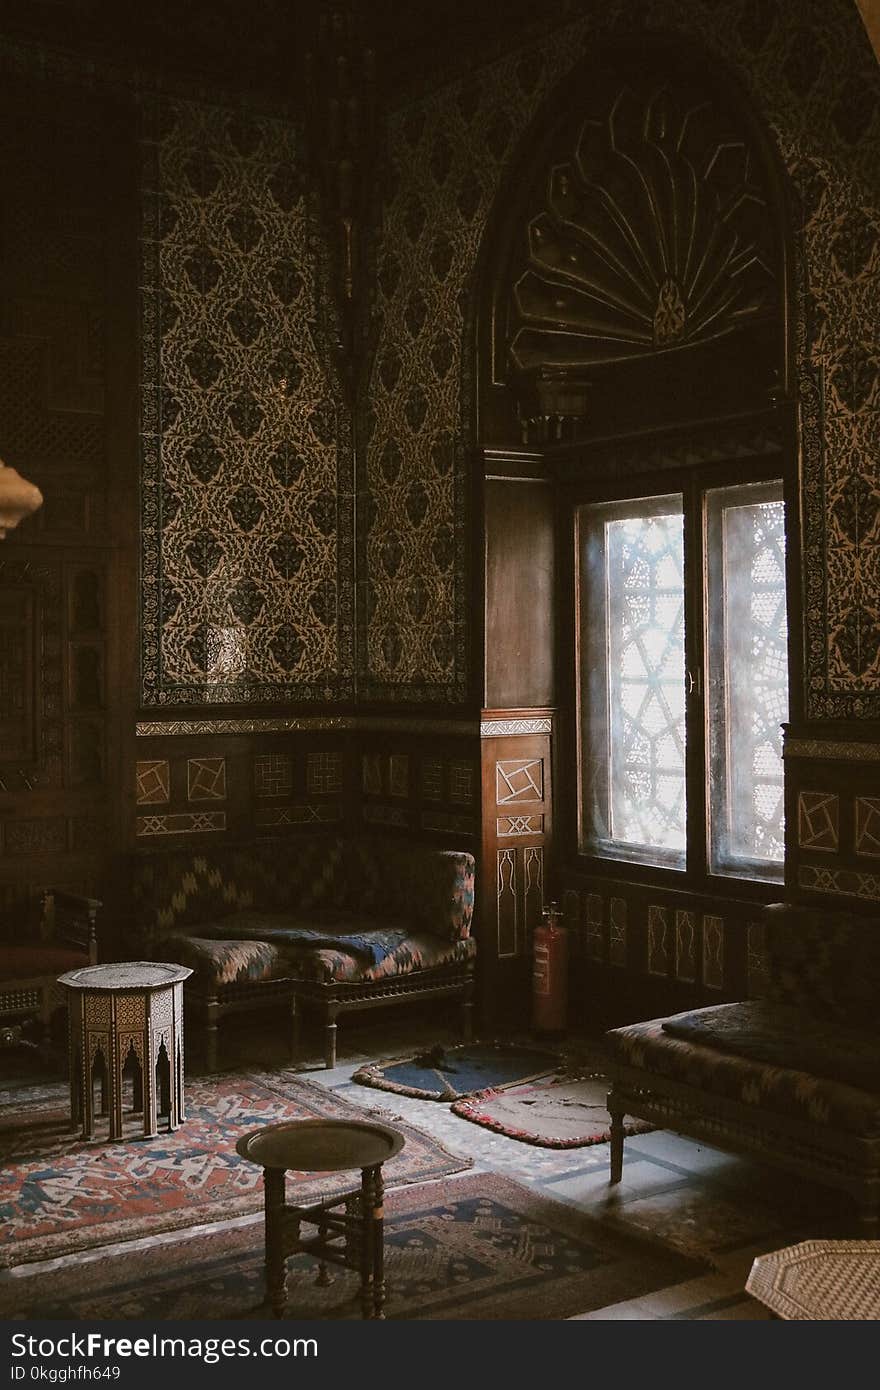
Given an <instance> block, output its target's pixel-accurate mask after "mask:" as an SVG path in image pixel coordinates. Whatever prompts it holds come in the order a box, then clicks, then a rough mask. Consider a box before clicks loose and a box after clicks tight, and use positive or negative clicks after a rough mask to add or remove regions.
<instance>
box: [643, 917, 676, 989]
mask: <svg viewBox="0 0 880 1390" xmlns="http://www.w3.org/2000/svg"><path fill="white" fill-rule="evenodd" d="M670 960H671V951H670V941H669V911H668V909H667V908H665V907H657V906H656V905H654V906H651V907H649V908H648V974H649V975H668V974H669V966H670Z"/></svg>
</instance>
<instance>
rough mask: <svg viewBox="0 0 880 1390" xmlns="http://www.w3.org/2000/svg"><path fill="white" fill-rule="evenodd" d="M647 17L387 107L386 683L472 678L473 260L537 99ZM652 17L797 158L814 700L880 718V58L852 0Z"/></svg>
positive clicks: (568, 31) (373, 395) (715, 6)
mask: <svg viewBox="0 0 880 1390" xmlns="http://www.w3.org/2000/svg"><path fill="white" fill-rule="evenodd" d="M631 24H632V6H631V5H630V4H629V3H627V0H608V3H603V4H602V5H599V4H590V5H587V6H585V7H583V12H582V15H581V17H580V18H579V19H578V20H577V21H575V22H574V23H571V24H568V25H566V26H565V27H564V28H560V29H558V30H557V31H555V32H554V33H551V34H549V35H548V36H547V37H545V38H543V39H540V40H538V41H536V42H534V43H532V44H531V45H530V46H529V47H528V48H523V49H521V50H519V51H516V52H513V53H510V54H508V55H507V56H505V57H503V58H501V59H499V60H497V61H496V62H494V63H491V64H488V65H487V66H485V67H484V68H482V69H481V70H480V71H479V73H478V74H476V75H470V74H469V75H467V76H465V77H462V78H457V79H455V80H451V81H450V82H449V84H448V85H447V86H446V87H445V88H442V89H439V90H435V91H433V92H431V93H430V94H429V95H427V96H421V97H418V98H416V99H413V100H412V101H410V102H409V103H408V104H407V105H406V106H404V107H401V108H400V109H399V110H398V111H396V112H394V113H392V116H391V119H390V122H389V149H390V159H389V168H388V171H387V179H386V185H387V186H386V188H385V190H384V202H383V208H382V214H381V226H380V230H379V235H378V239H377V270H378V283H377V287H376V305H377V309H378V322H379V323H380V325H381V328H380V338H379V343H378V348H377V352H376V357H375V362H374V367H373V371H372V377H371V380H370V382H369V390H368V398H367V400H366V401H365V402H364V403H362V407H361V410H362V417H363V420H364V422H365V424H366V427H367V436H368V444H367V451H366V458H365V459H364V460H361V463H360V466H361V468H362V470H363V471H362V476H361V479H360V484H359V485H360V488H361V491H362V494H363V496H364V498H365V507H366V517H365V523H366V524H365V525H363V526H362V528H361V533H360V540H359V544H360V546H361V556H360V559H359V571H360V573H361V575H362V576H363V577H365V579H366V581H367V582H366V585H365V590H364V599H363V603H362V606H361V611H360V613H359V621H360V622H361V623H362V624H363V627H364V630H365V641H364V642H363V644H362V650H361V655H360V658H359V661H360V665H361V668H362V671H361V674H362V677H363V681H364V686H363V689H364V692H365V693H367V692H369V693H371V694H373V695H374V696H375V697H378V698H381V697H386V698H387V697H389V696H395V695H396V696H397V697H398V698H403V699H422V700H428V699H432V698H447V699H454V698H456V695H457V693H459V692H460V691H461V690H463V689H464V688H465V685H466V680H467V674H466V669H465V668H466V650H467V644H466V636H467V622H468V615H467V611H466V606H467V537H468V530H469V526H470V517H469V507H468V500H467V487H466V476H465V457H464V454H465V450H464V443H466V441H463V439H462V432H463V428H467V427H468V423H469V418H470V399H471V394H472V378H473V364H472V362H471V361H470V357H469V351H470V349H469V348H468V347H467V346H466V344H465V332H464V330H465V323H466V312H467V306H468V295H469V293H470V290H471V288H472V285H473V274H474V269H475V265H476V261H477V254H478V250H479V247H480V242H481V238H482V234H483V230H484V227H485V224H486V219H487V216H488V214H489V211H490V209H491V207H492V203H493V200H494V197H495V194H496V192H497V190H498V187H499V184H500V180H501V177H502V174H503V172H504V171H505V165H506V164H507V162H508V160H509V159H510V157H511V153H512V151H513V148H514V145H515V143H516V141H517V139H518V137H519V136H520V135H521V134H522V133H523V132H524V130H525V128H526V126H527V125H528V123H529V122H530V120H531V119H532V117H533V116H534V115H535V113H536V112H537V110H538V108H539V106H540V104H541V103H542V102H543V101H544V99H545V98H546V97H547V96H548V94H549V93H550V92H551V91H552V90H553V88H554V87H555V86H556V84H557V83H559V82H560V81H561V80H562V79H563V78H564V77H565V76H566V75H567V73H568V72H570V71H571V69H572V68H573V66H574V65H575V64H576V63H578V62H579V61H580V60H582V59H583V58H584V57H586V56H587V54H588V53H589V51H590V50H591V48H593V47H594V46H595V44H596V42H597V41H598V40H600V39H601V38H602V37H603V36H604V35H613V34H614V33H615V31H618V30H622V31H624V32H626V31H627V30H628V29H629V28H630V27H631ZM639 25H640V28H645V29H647V30H650V29H657V30H661V31H665V32H666V33H670V32H671V33H673V34H674V33H675V32H676V30H678V29H682V30H685V31H686V32H687V35H688V37H689V38H693V39H694V40H696V42H697V43H699V44H701V45H703V46H704V47H705V49H706V50H707V51H708V52H709V53H715V54H717V55H718V56H719V57H720V58H721V60H722V61H724V62H727V63H728V64H730V66H731V67H732V68H733V70H734V72H735V73H736V74H737V75H738V77H739V79H740V81H741V82H742V83H743V84H744V85H745V87H746V91H747V94H748V95H749V96H750V97H751V98H752V100H753V101H754V103H755V106H756V108H757V111H758V113H759V114H761V115H762V116H763V118H764V120H765V122H766V123H767V125H768V126H769V127H770V130H771V135H772V137H773V139H774V140H775V143H776V145H777V147H778V149H779V151H780V154H781V156H782V160H783V162H784V164H785V166H786V168H787V170H788V173H789V178H790V183H791V186H792V193H793V196H792V200H791V201H792V221H793V223H794V227H795V230H796V232H797V233H798V234H799V237H800V240H801V245H802V250H803V257H804V263H803V266H802V268H801V271H800V282H801V283H800V305H799V317H800V324H799V325H798V327H797V330H796V333H795V349H796V353H797V357H798V371H799V377H800V381H801V400H800V429H801V440H802V452H803V459H804V473H803V489H804V495H803V506H804V535H803V541H804V551H805V555H804V560H805V563H804V573H805V584H806V594H805V600H806V601H805V605H804V607H805V613H806V629H807V630H806V643H805V667H806V669H805V683H804V684H805V696H806V706H807V707H806V714H807V716H808V717H811V718H822V717H826V718H828V717H833V718H853V717H854V718H870V717H880V613H878V611H877V608H876V593H877V590H878V570H880V488H878V483H877V473H876V458H877V454H878V450H880V332H878V328H877V325H878V323H880V161H878V160H877V158H876V147H877V140H878V138H880V125H878V107H880V70H878V65H877V62H876V59H875V57H874V55H873V53H872V52H871V49H870V46H869V44H868V40H867V37H866V35H865V33H864V29H863V27H862V25H861V21H860V19H859V16H858V12H857V10H856V8H855V6H854V5H852V4H850V3H848V0H800V3H798V4H797V5H793V6H783V5H779V4H776V3H773V0H766V3H760V4H759V3H755V0H713V3H712V4H699V3H696V2H695V0H690V2H688V0H646V3H645V4H644V5H642V6H640V7H639ZM872 595H874V598H872Z"/></svg>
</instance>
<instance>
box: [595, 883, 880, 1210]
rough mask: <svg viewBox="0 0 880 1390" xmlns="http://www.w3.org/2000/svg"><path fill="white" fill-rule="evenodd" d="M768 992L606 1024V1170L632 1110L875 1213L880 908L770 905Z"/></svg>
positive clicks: (614, 1163) (879, 1196) (879, 1203)
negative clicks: (839, 1193) (874, 912)
mask: <svg viewBox="0 0 880 1390" xmlns="http://www.w3.org/2000/svg"><path fill="white" fill-rule="evenodd" d="M765 920H766V925H767V948H768V955H769V986H768V988H767V990H766V994H765V997H764V998H760V999H753V1000H749V1001H746V1002H742V1003H735V1004H719V1005H714V1006H712V1007H710V1008H705V1009H696V1010H693V1011H691V1012H688V1013H681V1014H676V1015H673V1016H672V1017H671V1018H665V1019H652V1020H650V1021H649V1022H647V1023H635V1024H630V1025H628V1026H627V1027H624V1028H615V1029H613V1030H612V1031H611V1032H610V1033H607V1034H606V1035H605V1036H606V1041H607V1042H608V1044H609V1047H610V1052H611V1060H610V1063H609V1074H610V1077H611V1081H612V1088H611V1092H610V1095H609V1098H608V1108H609V1110H610V1112H611V1117H612V1127H611V1181H612V1182H619V1181H620V1179H621V1176H622V1170H623V1119H624V1116H625V1115H627V1114H630V1115H637V1116H639V1117H640V1118H642V1119H646V1120H652V1121H654V1122H655V1123H656V1124H658V1125H660V1126H662V1127H664V1128H667V1129H673V1130H678V1131H680V1132H681V1133H684V1134H690V1135H692V1136H694V1137H695V1138H701V1139H704V1140H706V1141H707V1142H708V1143H711V1144H716V1145H718V1146H719V1147H720V1148H732V1149H737V1150H742V1151H744V1152H748V1153H752V1154H755V1155H756V1156H758V1157H760V1158H763V1159H766V1160H767V1161H768V1162H771V1163H776V1164H778V1165H780V1166H782V1167H784V1168H788V1169H789V1170H791V1171H793V1172H797V1173H801V1174H803V1175H804V1176H806V1177H809V1178H812V1179H814V1180H817V1181H820V1182H825V1183H828V1184H830V1185H832V1186H836V1187H840V1188H843V1189H844V1190H845V1191H847V1192H849V1193H850V1194H851V1195H852V1196H853V1197H854V1198H855V1199H856V1201H857V1203H858V1206H859V1210H860V1215H861V1220H862V1223H863V1225H865V1226H867V1227H868V1228H869V1229H874V1228H875V1226H876V1223H877V1220H878V1214H880V1038H878V1017H880V920H878V919H876V918H865V917H859V916H856V915H854V914H849V913H828V912H822V911H820V910H817V909H813V908H804V907H797V906H793V905H790V904H785V903H774V904H773V905H772V906H770V907H768V908H766V909H765Z"/></svg>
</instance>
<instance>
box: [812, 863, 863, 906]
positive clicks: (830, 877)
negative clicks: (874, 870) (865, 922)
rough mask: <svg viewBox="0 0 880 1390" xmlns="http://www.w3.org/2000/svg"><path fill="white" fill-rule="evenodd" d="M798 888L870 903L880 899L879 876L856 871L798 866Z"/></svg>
mask: <svg viewBox="0 0 880 1390" xmlns="http://www.w3.org/2000/svg"><path fill="white" fill-rule="evenodd" d="M798 886H799V887H800V888H806V889H808V890H809V892H811V893H836V894H840V895H841V896H843V897H847V898H864V899H866V900H870V901H874V900H876V899H878V898H880V874H868V873H862V872H860V871H859V870H857V869H822V868H819V867H818V866H817V865H815V864H800V865H799V866H798Z"/></svg>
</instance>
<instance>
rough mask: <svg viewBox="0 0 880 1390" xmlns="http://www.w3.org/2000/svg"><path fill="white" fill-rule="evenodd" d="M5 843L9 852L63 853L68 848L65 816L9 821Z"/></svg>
mask: <svg viewBox="0 0 880 1390" xmlns="http://www.w3.org/2000/svg"><path fill="white" fill-rule="evenodd" d="M3 838H4V843H5V848H6V851H7V853H8V854H62V853H63V852H64V850H66V848H67V821H66V820H65V818H64V817H63V816H45V817H35V818H34V819H33V820H30V819H28V820H13V821H7V822H6V825H5V829H4V836H3Z"/></svg>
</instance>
